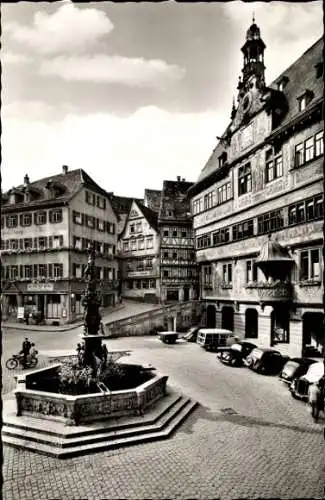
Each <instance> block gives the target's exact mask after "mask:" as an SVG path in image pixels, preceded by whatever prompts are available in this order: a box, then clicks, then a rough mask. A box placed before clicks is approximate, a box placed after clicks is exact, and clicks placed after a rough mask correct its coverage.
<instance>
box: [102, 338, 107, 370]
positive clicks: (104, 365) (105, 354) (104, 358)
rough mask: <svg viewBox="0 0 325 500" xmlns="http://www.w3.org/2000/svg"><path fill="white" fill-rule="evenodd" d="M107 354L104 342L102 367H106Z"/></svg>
mask: <svg viewBox="0 0 325 500" xmlns="http://www.w3.org/2000/svg"><path fill="white" fill-rule="evenodd" d="M107 356H108V350H107V347H106V344H103V345H102V360H103V367H104V368H105V367H106V364H107Z"/></svg>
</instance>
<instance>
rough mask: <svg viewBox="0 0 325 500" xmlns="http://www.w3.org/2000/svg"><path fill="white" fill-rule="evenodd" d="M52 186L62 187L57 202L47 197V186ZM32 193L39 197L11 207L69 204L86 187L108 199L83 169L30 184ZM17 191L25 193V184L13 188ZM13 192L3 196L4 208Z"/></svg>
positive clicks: (29, 187)
mask: <svg viewBox="0 0 325 500" xmlns="http://www.w3.org/2000/svg"><path fill="white" fill-rule="evenodd" d="M50 184H52V185H53V186H60V188H62V189H61V190H60V192H59V193H58V195H57V196H56V197H55V200H49V199H48V197H47V196H46V191H47V186H49V185H50ZM27 186H28V187H27V188H28V189H29V190H30V191H35V192H37V193H39V196H38V197H37V198H36V199H35V200H31V201H29V202H25V201H22V202H19V203H15V205H10V207H11V206H12V207H15V209H19V208H21V207H24V206H28V207H31V208H32V207H33V206H39V205H46V204H48V203H49V201H55V202H56V203H57V202H67V201H69V200H70V199H71V198H72V197H73V196H74V195H75V194H76V193H77V191H78V190H79V189H80V188H81V187H82V186H84V187H86V188H89V189H92V190H93V191H95V192H97V193H99V194H101V195H103V196H105V197H108V193H107V192H106V191H105V190H104V189H102V188H101V187H100V186H99V185H98V184H96V182H95V181H94V180H93V179H92V178H91V177H90V176H89V175H88V174H87V173H86V172H85V171H84V170H83V169H81V168H79V169H75V170H70V171H69V170H68V171H67V172H66V173H60V174H56V175H52V176H50V177H43V178H42V179H39V180H37V181H34V182H29V184H28V185H27ZM13 189H14V190H15V191H16V190H18V192H20V193H24V192H25V190H26V186H25V185H24V184H20V185H19V186H16V187H15V188H13ZM11 191H12V190H9V191H8V193H5V195H4V196H3V198H2V199H3V208H5V207H7V206H9V204H8V201H9V200H8V194H9V193H10V192H11Z"/></svg>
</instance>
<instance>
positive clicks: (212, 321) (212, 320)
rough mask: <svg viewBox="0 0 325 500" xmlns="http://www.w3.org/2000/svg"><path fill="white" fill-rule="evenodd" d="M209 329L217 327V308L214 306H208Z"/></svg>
mask: <svg viewBox="0 0 325 500" xmlns="http://www.w3.org/2000/svg"><path fill="white" fill-rule="evenodd" d="M206 323H207V328H215V327H216V308H215V306H213V305H211V304H210V305H209V306H207V322H206Z"/></svg>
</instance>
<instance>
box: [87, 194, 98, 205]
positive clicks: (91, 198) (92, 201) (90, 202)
mask: <svg viewBox="0 0 325 500" xmlns="http://www.w3.org/2000/svg"><path fill="white" fill-rule="evenodd" d="M85 199H86V203H88V205H95V203H96V195H94V194H93V193H91V192H90V191H85Z"/></svg>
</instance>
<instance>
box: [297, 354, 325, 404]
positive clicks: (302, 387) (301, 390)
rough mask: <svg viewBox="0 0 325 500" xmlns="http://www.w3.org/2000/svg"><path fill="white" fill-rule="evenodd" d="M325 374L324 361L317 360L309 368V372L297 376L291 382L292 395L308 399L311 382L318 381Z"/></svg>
mask: <svg viewBox="0 0 325 500" xmlns="http://www.w3.org/2000/svg"><path fill="white" fill-rule="evenodd" d="M323 376H324V363H323V361H317V362H316V363H313V364H311V365H310V367H309V368H308V371H307V373H305V375H303V376H302V377H298V378H295V379H294V380H293V381H292V383H291V384H290V387H289V389H290V392H291V395H292V397H294V398H296V399H302V400H304V401H307V400H308V389H309V386H310V384H314V383H315V382H318V381H319V380H320V379H321V378H322V377H323Z"/></svg>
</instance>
